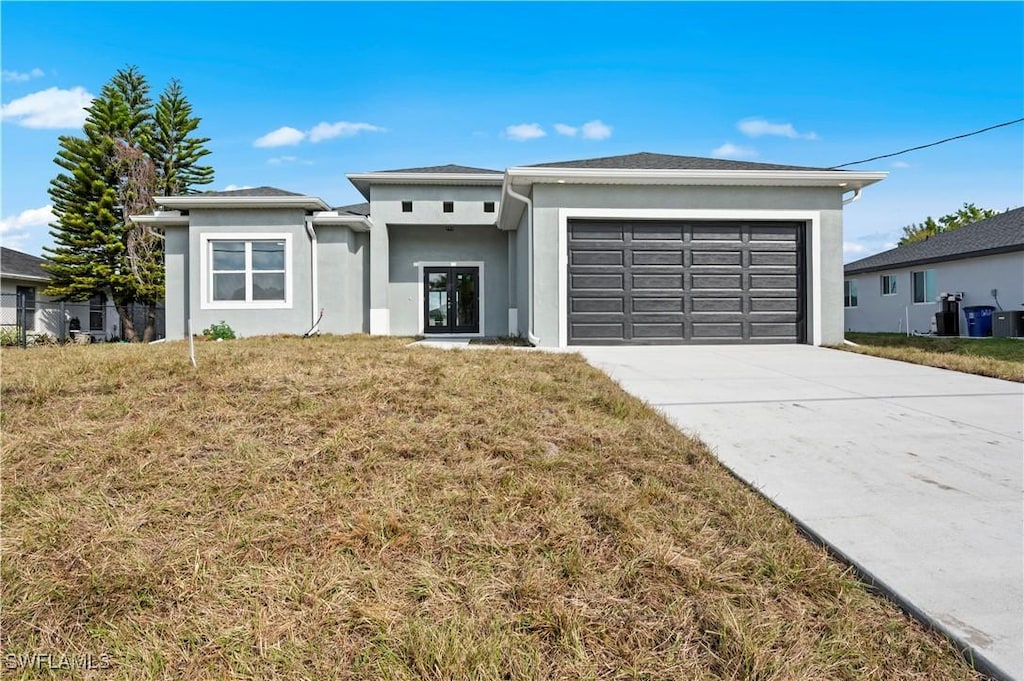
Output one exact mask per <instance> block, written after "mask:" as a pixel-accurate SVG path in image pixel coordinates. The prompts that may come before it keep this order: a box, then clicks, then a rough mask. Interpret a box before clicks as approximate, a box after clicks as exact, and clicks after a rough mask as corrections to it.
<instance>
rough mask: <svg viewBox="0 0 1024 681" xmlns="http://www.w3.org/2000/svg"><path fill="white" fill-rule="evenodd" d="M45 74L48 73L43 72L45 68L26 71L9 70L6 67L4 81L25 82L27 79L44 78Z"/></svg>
mask: <svg viewBox="0 0 1024 681" xmlns="http://www.w3.org/2000/svg"><path fill="white" fill-rule="evenodd" d="M45 75H46V74H45V73H43V70H42V69H39V68H36V69H32V70H31V71H26V72H22V71H8V70H7V69H4V70H3V81H4V82H5V83H24V82H26V81H29V80H32V79H33V78H42V77H43V76H45Z"/></svg>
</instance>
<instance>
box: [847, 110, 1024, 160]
mask: <svg viewBox="0 0 1024 681" xmlns="http://www.w3.org/2000/svg"><path fill="white" fill-rule="evenodd" d="M1021 122H1024V118H1018V119H1016V120H1013V121H1006V122H1005V123H997V124H996V125H990V126H988V127H987V128H982V129H981V130H975V131H974V132H968V133H965V134H963V135H957V136H956V137H947V138H946V139H944V140H939V141H938V142H932V143H930V144H922V145H921V146H919V147H910V148H909V149H904V150H903V151H894V152H893V153H891V154H882V155H881V156H872V157H871V158H866V159H864V160H863V161H850V162H849V163H844V164H842V165H838V166H832V167H831V168H829V170H838V169H839V168H845V167H846V166H855V165H859V164H861V163H867V162H869V161H877V160H878V159H880V158H891V157H893V156H899V155H900V154H906V153H907V152H910V151H917V150H918V149H927V148H928V147H934V146H937V145H939V144H945V143H946V142H952V141H953V140H960V139H963V138H965V137H971V136H973V135H980V134H981V133H983V132H988V131H989V130H995V129H996V128H1005V127H1006V126H1008V125H1013V124H1014V123H1021Z"/></svg>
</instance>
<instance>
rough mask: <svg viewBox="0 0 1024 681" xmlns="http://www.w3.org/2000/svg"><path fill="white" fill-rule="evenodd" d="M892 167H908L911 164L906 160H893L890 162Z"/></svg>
mask: <svg viewBox="0 0 1024 681" xmlns="http://www.w3.org/2000/svg"><path fill="white" fill-rule="evenodd" d="M892 167H893V168H910V167H912V166H911V165H910V164H909V163H907V162H906V161H893V162H892Z"/></svg>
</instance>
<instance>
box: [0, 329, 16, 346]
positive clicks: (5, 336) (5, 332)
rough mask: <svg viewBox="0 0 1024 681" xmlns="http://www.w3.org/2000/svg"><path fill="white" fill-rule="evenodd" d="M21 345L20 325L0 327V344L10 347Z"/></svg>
mask: <svg viewBox="0 0 1024 681" xmlns="http://www.w3.org/2000/svg"><path fill="white" fill-rule="evenodd" d="M16 345H21V327H20V326H4V327H2V328H0V346H2V347H5V348H12V347H14V346H16Z"/></svg>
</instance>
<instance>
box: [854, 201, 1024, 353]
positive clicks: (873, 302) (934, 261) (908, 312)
mask: <svg viewBox="0 0 1024 681" xmlns="http://www.w3.org/2000/svg"><path fill="white" fill-rule="evenodd" d="M845 271H846V281H845V283H844V306H845V308H846V328H847V330H850V331H903V332H906V330H907V329H908V328H909V329H910V331H911V332H915V331H916V332H919V333H927V332H929V331H930V330H931V329H932V326H933V321H934V320H935V313H936V312H938V311H940V310H941V309H942V305H941V303H940V302H939V296H940V295H941V294H943V293H962V294H963V300H961V301H960V309H961V315H960V334H961V335H967V324H966V323H965V320H964V316H963V313H962V310H963V308H964V307H967V306H973V305H991V306H993V307H996V308H997V309H1005V310H1021V309H1024V207H1022V208H1015V209H1013V210H1010V211H1007V212H1005V213H1000V214H999V215H996V216H994V217H991V218H988V219H987V220H981V221H979V222H975V223H973V224H970V225H967V226H965V227H961V228H960V229H955V230H953V231H950V232H943V233H942V234H938V235H936V236H933V237H931V238H929V239H927V240H925V241H918V242H917V243H913V244H908V245H906V246H900V247H899V248H893V249H892V250H888V251H885V252H884V253H878V254H876V255H872V256H869V257H867V258H862V259H861V260H857V261H855V262H851V263H849V264H848V265H846V267H845ZM908 320H909V326H908Z"/></svg>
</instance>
